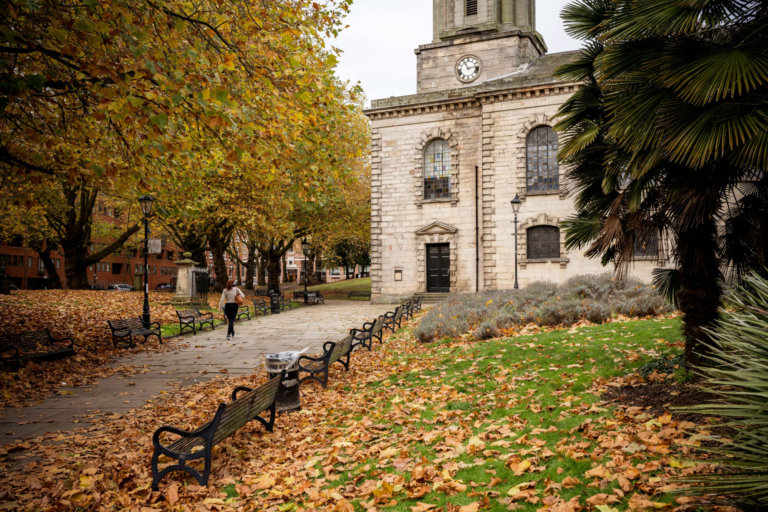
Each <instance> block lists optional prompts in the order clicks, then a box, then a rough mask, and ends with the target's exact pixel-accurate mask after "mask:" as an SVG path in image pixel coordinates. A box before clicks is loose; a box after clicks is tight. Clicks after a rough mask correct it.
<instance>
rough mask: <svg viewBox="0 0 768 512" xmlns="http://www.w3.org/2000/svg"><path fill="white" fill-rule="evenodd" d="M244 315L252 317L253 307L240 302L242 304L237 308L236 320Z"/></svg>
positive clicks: (247, 318)
mask: <svg viewBox="0 0 768 512" xmlns="http://www.w3.org/2000/svg"><path fill="white" fill-rule="evenodd" d="M254 316H255V315H254ZM242 317H245V319H246V320H250V319H251V308H250V307H248V306H246V305H244V304H240V306H239V307H238V308H237V317H236V318H235V320H240V318H242Z"/></svg>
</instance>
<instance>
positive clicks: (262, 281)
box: [256, 253, 267, 286]
mask: <svg viewBox="0 0 768 512" xmlns="http://www.w3.org/2000/svg"><path fill="white" fill-rule="evenodd" d="M256 274H257V279H258V283H259V286H266V285H267V258H266V257H265V256H264V255H263V254H261V253H259V265H258V267H257V268H256Z"/></svg>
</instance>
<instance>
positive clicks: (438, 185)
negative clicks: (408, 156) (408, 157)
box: [424, 139, 451, 199]
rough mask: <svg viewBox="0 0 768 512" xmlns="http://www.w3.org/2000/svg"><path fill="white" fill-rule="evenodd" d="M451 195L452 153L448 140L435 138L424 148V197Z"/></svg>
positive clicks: (447, 196)
mask: <svg viewBox="0 0 768 512" xmlns="http://www.w3.org/2000/svg"><path fill="white" fill-rule="evenodd" d="M450 197H451V153H450V147H449V146H448V141H446V140H444V139H435V140H433V141H432V142H430V143H429V144H428V145H427V147H426V149H425V150H424V199H448V198H450Z"/></svg>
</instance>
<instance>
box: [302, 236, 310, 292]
mask: <svg viewBox="0 0 768 512" xmlns="http://www.w3.org/2000/svg"><path fill="white" fill-rule="evenodd" d="M310 247H312V244H310V243H309V242H308V241H307V239H306V237H305V238H304V239H303V240H302V241H301V253H302V254H303V255H304V304H306V303H307V253H308V252H309V248H310Z"/></svg>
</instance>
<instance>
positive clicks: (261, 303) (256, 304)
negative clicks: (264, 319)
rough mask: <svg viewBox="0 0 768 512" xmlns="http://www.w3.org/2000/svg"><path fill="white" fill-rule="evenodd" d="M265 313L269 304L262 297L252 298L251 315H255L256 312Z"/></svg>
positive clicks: (267, 311)
mask: <svg viewBox="0 0 768 512" xmlns="http://www.w3.org/2000/svg"><path fill="white" fill-rule="evenodd" d="M259 313H260V314H262V315H266V314H267V313H269V304H267V301H265V300H264V299H263V298H262V297H259V298H256V297H254V298H253V316H256V315H257V314H259Z"/></svg>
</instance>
